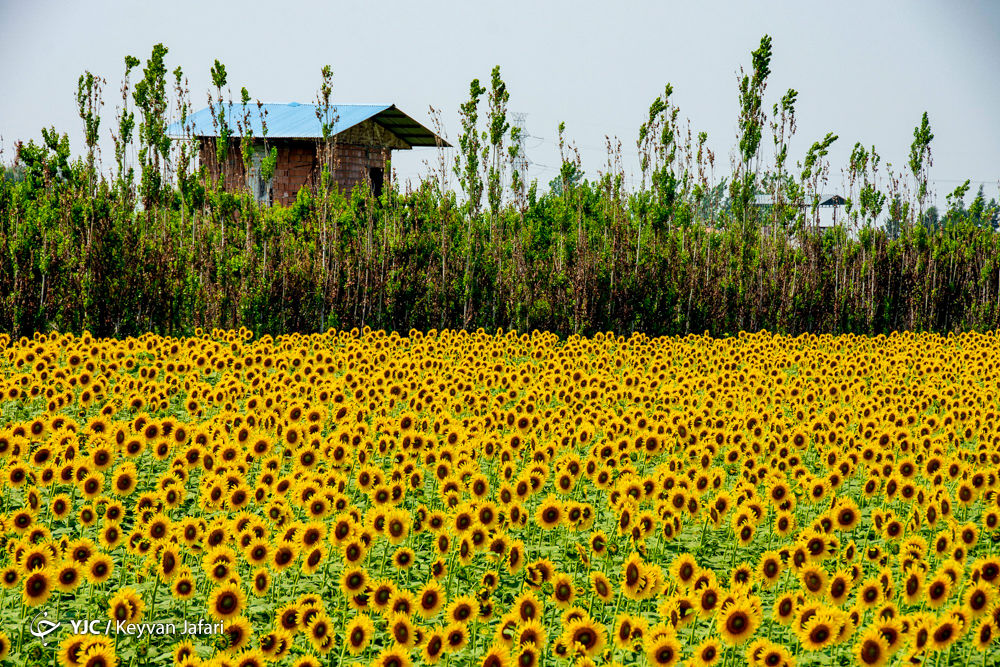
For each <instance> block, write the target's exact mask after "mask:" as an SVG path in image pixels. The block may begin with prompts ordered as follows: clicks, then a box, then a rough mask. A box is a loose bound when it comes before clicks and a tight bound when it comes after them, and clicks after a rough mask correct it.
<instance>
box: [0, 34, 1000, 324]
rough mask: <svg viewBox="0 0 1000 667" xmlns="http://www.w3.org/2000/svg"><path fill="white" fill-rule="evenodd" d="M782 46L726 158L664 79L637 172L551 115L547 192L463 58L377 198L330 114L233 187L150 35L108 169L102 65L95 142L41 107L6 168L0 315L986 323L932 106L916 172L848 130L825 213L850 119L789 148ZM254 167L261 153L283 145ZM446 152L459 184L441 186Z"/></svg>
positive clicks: (742, 94)
mask: <svg viewBox="0 0 1000 667" xmlns="http://www.w3.org/2000/svg"><path fill="white" fill-rule="evenodd" d="M771 53H772V51H771V40H770V38H769V37H767V36H765V37H764V38H763V39H762V40H761V42H760V45H759V47H758V48H757V49H756V50H754V51H753V52H752V54H751V66H750V71H749V72H742V71H741V75H740V78H739V101H740V115H739V118H738V137H737V139H738V144H737V146H736V148H735V149H734V151H733V156H732V160H731V165H730V167H731V168H730V169H729V171H728V173H725V174H724V176H722V177H721V178H717V176H716V172H717V171H722V167H721V166H720V165H717V164H716V157H715V155H714V154H713V153H712V151H711V150H710V149H709V148H708V144H707V138H708V137H707V135H706V134H705V133H704V132H700V133H694V132H692V129H691V127H690V124H689V123H682V122H681V121H680V120H679V118H680V114H679V109H678V108H677V106H676V104H675V103H674V101H673V99H672V96H673V89H672V87H671V86H669V85H667V86H666V87H665V89H664V93H663V94H662V95H661V96H659V97H658V98H657V99H655V100H654V101H653V102H652V104H651V106H650V109H649V114H648V118H647V120H646V121H645V122H644V123H643V124H642V126H641V127H640V128H639V133H638V139H637V142H636V147H637V149H638V152H639V156H640V163H639V168H640V172H641V180H640V183H639V185H638V187H637V188H635V189H633V190H627V189H626V187H625V173H624V168H623V163H622V147H621V143H620V142H619V141H617V140H616V141H612V140H610V139H609V140H608V160H607V164H606V165H605V167H604V168H603V169H602V170H601V171H600V172H599V173H598V174H597V175H596V177H594V178H588V177H587V176H586V174H585V173H584V171H583V168H582V165H581V162H580V158H579V154H578V153H577V152H576V150H575V148H574V147H573V145H572V143H571V142H568V141H567V140H566V139H565V132H564V127H562V126H560V128H559V149H560V155H561V165H560V170H559V174H558V176H557V177H556V178H555V179H554V180H553V182H552V183H551V184H550V187H549V188H548V189H547V191H545V192H544V193H539V189H538V184H537V182H534V181H533V182H530V183H528V182H527V181H526V179H525V178H524V175H523V174H521V173H519V171H518V168H519V164H521V163H520V162H519V156H520V155H522V149H523V147H522V141H523V138H522V137H521V136H520V134H519V132H518V130H517V128H516V127H512V126H511V124H510V122H509V118H508V112H507V104H508V100H509V92H508V90H507V87H506V84H505V83H504V82H503V80H502V78H501V73H500V70H499V68H494V70H493V71H492V73H491V76H490V80H489V82H488V85H486V86H484V85H482V84H481V83H480V82H479V81H478V80H476V81H473V82H472V84H471V86H470V92H469V98H468V101H467V102H465V103H464V104H463V105H462V107H461V108H460V118H461V129H460V135H459V137H458V142H457V143H458V145H457V150H456V155H455V156H454V159H450V158H449V157H448V156H447V155H446V153H445V152H444V151H443V150H442V151H441V153H440V154H439V159H438V161H437V166H436V169H434V170H432V172H431V173H429V174H428V175H427V177H426V178H425V179H424V180H423V181H422V182H421V183H420V184H419V185H418V186H417V187H416V188H415V189H413V190H408V191H405V192H403V191H400V190H399V189H398V186H395V185H394V186H393V187H392V188H387V189H386V190H385V191H384V192H383V194H382V195H381V197H379V198H378V199H373V198H372V196H371V194H370V193H369V192H367V191H365V190H363V189H356V190H355V191H353V192H339V191H338V190H337V189H336V187H335V186H331V182H332V181H331V179H330V177H329V174H330V170H332V169H335V168H336V166H335V165H334V164H332V162H331V161H330V160H328V159H327V158H328V157H329V156H330V155H332V152H331V151H330V145H331V142H332V141H333V137H332V136H324V137H323V138H322V139H321V140H320V141H319V146H318V151H319V154H320V156H321V157H323V160H322V162H323V173H324V175H323V177H322V178H321V179H320V182H319V184H318V185H319V187H317V188H316V191H315V192H312V191H309V190H306V189H303V190H302V191H300V192H299V195H298V198H297V200H296V202H295V203H294V204H293V205H291V206H289V207H280V206H274V207H268V206H263V205H261V204H260V203H259V202H258V200H257V198H256V197H255V196H253V193H251V192H249V191H247V190H245V189H243V188H241V187H235V188H234V187H232V184H230V186H229V187H228V188H227V184H226V180H225V179H224V178H223V177H222V175H212V174H209V173H208V172H207V171H206V170H205V169H204V168H200V167H197V166H196V165H195V159H194V158H195V156H194V155H193V152H192V150H191V148H190V145H189V144H187V143H185V142H173V141H171V140H170V139H169V138H168V137H167V136H166V128H167V124H168V119H176V120H180V122H181V124H182V125H183V124H184V123H185V122H186V119H187V116H188V114H189V113H190V111H191V108H192V105H191V102H190V95H189V94H188V90H187V82H186V80H185V78H184V75H183V72H182V71H181V70H180V68H176V69H174V70H173V71H172V73H168V69H167V67H166V65H165V57H166V55H167V49H166V48H164V47H163V46H162V45H157V46H156V47H154V49H153V51H152V54H151V55H150V57H149V58H148V59H147V61H146V63H145V66H144V67H143V68H142V69H141V75H142V76H141V78H139V79H138V81H136V82H135V84H134V85H133V84H132V83H131V81H130V79H131V77H132V74H133V72H135V71H136V69H137V68H139V67H140V65H141V64H142V63H141V62H140V61H139V60H138V59H137V58H133V57H131V56H130V57H128V58H126V61H125V63H126V71H125V77H124V78H123V84H122V86H121V89H120V91H119V92H120V96H121V101H120V103H119V104H118V106H117V114H116V117H115V126H114V128H113V129H112V131H111V138H112V142H113V145H114V164H113V167H112V173H110V174H104V173H101V171H100V170H99V168H98V163H99V160H98V149H99V137H100V127H101V122H102V118H101V115H100V113H101V109H102V108H103V91H104V87H105V86H106V82H105V81H104V80H103V79H101V78H100V77H98V76H96V75H93V74H91V73H89V72H88V73H85V74H84V75H83V76H81V77H80V82H79V87H78V92H77V102H78V106H79V112H80V117H81V121H82V122H83V126H84V130H85V133H84V138H85V152H84V154H83V156H82V157H79V158H75V159H74V158H73V157H72V153H71V151H70V147H69V141H68V138H67V136H66V135H65V134H62V135H60V134H59V133H58V132H56V131H55V130H54V129H46V130H43V131H42V141H41V143H35V142H34V141H29V142H28V143H26V144H25V143H22V144H19V145H18V150H17V159H16V162H15V164H14V165H12V166H7V167H0V252H2V253H3V257H4V261H3V262H2V263H0V330H6V331H12V332H14V333H17V334H30V333H31V332H33V331H37V330H47V329H51V328H56V329H60V330H74V331H80V330H83V329H87V330H90V331H93V332H95V333H97V334H100V335H123V334H130V333H137V332H141V331H147V330H153V331H157V332H160V333H175V334H180V333H186V332H190V331H192V330H193V329H194V328H195V327H197V326H202V327H215V326H222V327H233V326H240V325H246V326H248V327H249V328H251V329H253V330H254V331H256V332H258V333H265V332H266V333H280V332H288V331H316V330H324V329H326V328H328V327H331V326H332V327H352V326H364V325H368V326H371V327H375V328H389V329H397V330H402V331H405V330H407V329H409V328H411V327H416V328H444V327H466V328H476V327H484V328H487V329H493V328H497V327H504V328H511V329H519V330H531V329H534V328H538V329H547V330H554V331H557V332H560V333H563V334H570V333H576V332H580V333H587V332H593V331H598V330H614V331H617V332H621V333H628V332H630V331H635V330H641V331H645V332H648V333H650V334H684V333H689V332H697V333H701V332H702V331H709V332H710V333H712V334H715V335H725V334H731V333H735V332H737V331H740V330H755V329H761V328H766V329H769V330H780V331H789V332H802V331H813V332H820V331H829V332H847V331H851V332H863V333H878V332H887V331H891V330H897V329H931V330H939V331H947V330H957V329H990V328H995V327H997V326H998V324H1000V252H998V250H1000V245H998V244H1000V241H998V239H1000V236H998V235H997V234H996V227H997V221H998V207H997V204H996V202H995V201H990V202H986V200H985V197H984V195H983V192H982V189H980V192H979V193H978V195H977V196H976V197H974V198H973V200H972V201H971V203H969V204H966V199H967V198H968V193H969V184H968V182H966V183H965V184H963V185H962V186H960V187H959V188H956V189H955V191H954V192H952V193H951V194H950V195H949V196H948V198H947V208H946V209H945V210H944V211H943V212H939V211H938V210H937V209H936V208H934V207H928V206H927V203H928V200H929V188H928V168H929V167H930V165H931V160H932V157H931V149H930V147H931V142H932V140H933V134H932V133H931V129H930V124H929V121H928V118H927V115H926V114H924V115H923V117H922V119H921V121H920V123H919V124H918V126H917V127H916V128H915V130H914V140H913V144H912V147H911V151H910V155H909V159H908V162H907V165H906V168H905V169H904V170H903V171H900V172H897V171H894V170H893V168H892V167H891V165H888V164H885V163H883V159H882V156H880V155H879V154H878V153H877V152H876V150H875V148H874V147H864V146H861V145H860V144H858V145H855V146H854V149H853V150H852V152H851V156H850V160H849V162H848V164H847V166H846V167H845V169H844V174H845V180H846V183H847V192H845V193H844V194H845V196H846V197H847V200H848V201H847V205H846V207H845V215H843V216H842V217H841V220H840V224H838V225H837V226H836V227H834V228H831V229H821V228H820V227H819V226H818V225H817V221H818V209H817V203H818V193H819V192H821V191H822V189H823V187H824V186H825V185H826V183H827V181H828V179H829V173H830V165H829V162H828V160H827V154H828V151H829V149H830V147H831V146H832V145H833V143H834V142H835V141H837V140H838V137H836V136H835V135H833V134H827V135H826V136H825V137H823V138H821V139H819V140H817V141H816V142H815V143H813V144H812V145H811V147H810V148H809V150H808V151H807V152H806V154H805V155H804V156H803V158H802V159H801V160H799V161H795V162H793V161H792V159H791V158H790V156H789V146H790V142H791V139H792V137H793V136H794V134H795V132H796V115H795V114H796V111H795V105H796V101H797V93H796V91H794V90H788V91H786V92H784V93H783V94H782V95H781V96H780V97H779V98H778V99H777V101H775V102H774V103H773V104H772V105H771V106H770V109H769V108H768V106H767V104H766V103H765V98H766V96H767V80H768V76H769V74H770V61H771ZM212 78H213V85H214V91H212V92H211V93H209V96H208V98H209V103H210V105H211V106H212V107H213V109H217V108H220V107H221V105H222V103H223V101H224V90H226V87H227V80H226V73H225V68H224V66H222V64H221V63H219V62H218V61H216V63H215V64H214V66H213V68H212ZM331 91H332V72H331V70H330V69H329V68H324V70H323V80H322V85H321V87H320V91H319V94H318V96H317V101H318V102H319V104H318V108H320V109H325V110H326V111H324V116H323V118H321V122H323V124H324V128H327V127H329V128H332V126H333V125H332V120H331V119H330V118H329V110H330V99H331ZM484 98H485V99H484ZM240 101H241V102H242V105H243V111H244V119H245V121H246V119H247V118H249V116H248V115H247V114H250V113H254V112H255V109H254V104H252V103H251V101H250V96H249V94H248V93H247V91H246V89H243V90H241V95H240ZM257 108H258V109H259V106H258V107H257ZM216 118H217V123H218V129H219V139H218V142H217V146H216V149H217V150H221V151H223V154H226V152H227V151H229V150H231V149H232V146H233V145H237V146H240V147H241V149H240V150H243V149H245V148H246V147H247V146H248V145H249V142H238V140H239V139H240V138H242V137H243V136H245V134H246V132H247V131H248V128H249V126H250V123H249V122H243V123H238V124H237V127H228V125H227V124H226V120H225V116H224V115H223V114H218V115H217V116H216ZM264 128H265V130H264V131H265V133H266V122H265V123H264ZM326 134H327V135H328V134H329V132H327V133H326ZM265 139H266V135H265ZM768 140H769V141H770V143H771V150H770V151H765V150H764V148H763V146H764V144H765V143H767V141H768ZM230 142H232V143H230ZM245 152H246V151H245V150H244V153H245ZM767 153H771V154H773V156H767V157H765V154H767ZM132 155H134V156H135V159H134V160H133V159H130V156H132ZM324 156H325V157H324ZM244 158H245V159H249V157H248V156H247V155H244ZM261 168H262V169H264V170H267V169H270V170H271V171H272V173H273V154H271V155H269V156H268V158H265V162H264V164H263V165H262V166H261ZM451 174H453V175H454V176H456V177H457V182H458V185H459V187H460V190H461V192H456V191H453V190H451V189H449V188H448V186H447V183H448V181H449V178H448V177H449V176H450V175H451ZM393 183H395V179H393ZM761 195H765V196H766V197H767V205H766V206H761V205H760V204H761V199H760V197H761ZM484 198H485V201H484Z"/></svg>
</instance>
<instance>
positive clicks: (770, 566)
mask: <svg viewBox="0 0 1000 667" xmlns="http://www.w3.org/2000/svg"><path fill="white" fill-rule="evenodd" d="M783 569H784V568H783V566H782V563H781V555H780V554H779V553H778V552H777V551H765V552H764V553H763V554H762V555H761V557H760V561H759V563H758V564H757V577H758V578H759V579H761V580H762V581H763V583H764V585H765V586H766V587H771V586H773V585H774V584H775V583H777V581H778V579H779V578H780V577H781V573H782V571H783Z"/></svg>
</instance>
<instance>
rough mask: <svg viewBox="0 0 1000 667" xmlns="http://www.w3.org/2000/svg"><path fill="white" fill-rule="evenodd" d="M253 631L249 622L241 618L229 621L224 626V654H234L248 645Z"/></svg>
mask: <svg viewBox="0 0 1000 667" xmlns="http://www.w3.org/2000/svg"><path fill="white" fill-rule="evenodd" d="M252 635H253V629H252V627H251V626H250V621H249V620H247V619H246V618H245V617H243V616H239V617H237V618H234V619H231V620H230V621H229V622H228V623H226V624H225V627H224V630H223V636H224V637H225V641H226V648H225V650H226V652H227V653H230V654H232V653H236V652H237V651H239V650H241V649H243V648H244V647H246V646H247V645H249V644H250V639H251V636H252Z"/></svg>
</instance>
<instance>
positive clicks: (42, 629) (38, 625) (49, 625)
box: [28, 611, 62, 646]
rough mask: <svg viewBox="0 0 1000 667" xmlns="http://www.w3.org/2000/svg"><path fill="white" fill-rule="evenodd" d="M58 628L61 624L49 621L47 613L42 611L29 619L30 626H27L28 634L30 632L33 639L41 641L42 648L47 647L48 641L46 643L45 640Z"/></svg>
mask: <svg viewBox="0 0 1000 667" xmlns="http://www.w3.org/2000/svg"><path fill="white" fill-rule="evenodd" d="M60 627H62V623H60V622H59V621H50V620H49V612H47V611H43V612H41V613H40V614H35V617H34V618H33V619H31V624H30V625H29V626H28V632H30V633H31V635H32V636H33V637H38V638H39V639H41V640H42V646H47V645H48V641H46V639H45V638H46V637H48V636H49V635H51V634H52V633H53V632H55V631H56V630H58V629H59V628H60Z"/></svg>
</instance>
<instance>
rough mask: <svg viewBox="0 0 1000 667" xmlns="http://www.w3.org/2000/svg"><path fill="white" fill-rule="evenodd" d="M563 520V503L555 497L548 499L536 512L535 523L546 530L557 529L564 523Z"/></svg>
mask: <svg viewBox="0 0 1000 667" xmlns="http://www.w3.org/2000/svg"><path fill="white" fill-rule="evenodd" d="M562 519H563V503H562V501H561V500H560V499H559V498H557V497H555V496H551V495H550V496H549V497H547V498H546V499H545V500H544V501H542V503H541V504H540V505H539V506H538V509H537V511H536V512H535V522H536V523H537V524H538V525H539V526H540V527H541V528H543V529H545V530H551V529H553V528H555V527H556V526H558V525H559V524H560V523H561V522H562Z"/></svg>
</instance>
